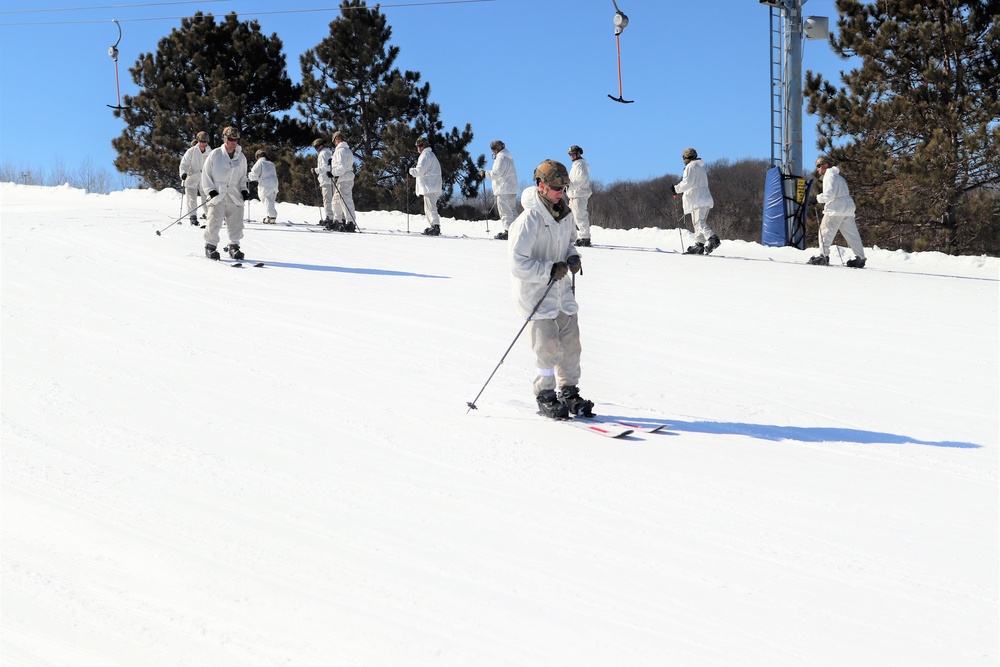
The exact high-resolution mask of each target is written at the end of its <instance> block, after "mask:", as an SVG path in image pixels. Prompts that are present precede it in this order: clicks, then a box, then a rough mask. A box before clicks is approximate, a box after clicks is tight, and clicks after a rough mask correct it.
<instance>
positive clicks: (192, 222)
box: [190, 215, 198, 226]
mask: <svg viewBox="0 0 1000 667" xmlns="http://www.w3.org/2000/svg"><path fill="white" fill-rule="evenodd" d="M190 222H191V224H192V225H195V226H197V225H198V216H196V215H192V216H191V217H190Z"/></svg>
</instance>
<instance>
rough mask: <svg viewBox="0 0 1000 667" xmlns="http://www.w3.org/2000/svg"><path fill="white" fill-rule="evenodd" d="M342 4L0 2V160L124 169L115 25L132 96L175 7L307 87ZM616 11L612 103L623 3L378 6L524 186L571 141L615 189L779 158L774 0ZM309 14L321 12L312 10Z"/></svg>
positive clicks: (815, 44)
mask: <svg viewBox="0 0 1000 667" xmlns="http://www.w3.org/2000/svg"><path fill="white" fill-rule="evenodd" d="M374 4H375V3H374V2H370V3H369V5H374ZM338 5H339V0H326V1H325V2H323V1H321V2H315V1H309V0H288V1H287V2H286V3H282V4H278V3H275V2H273V1H272V0H224V1H216V2H206V1H201V2H166V1H165V2H152V1H147V0H142V1H141V2H140V1H139V0H136V1H134V2H130V3H128V4H125V3H119V4H113V5H111V4H103V3H98V2H94V1H93V0H47V1H46V0H7V1H6V2H4V3H3V5H2V9H0V162H2V163H4V164H13V165H16V166H18V167H24V166H29V167H35V168H42V169H50V168H51V167H52V165H54V164H56V163H57V162H58V163H61V164H62V165H63V166H64V167H65V168H66V169H68V170H69V171H71V172H72V171H74V170H76V169H77V168H78V167H80V166H81V165H82V164H83V163H84V162H85V161H87V160H90V161H92V162H93V164H94V165H96V166H98V167H103V168H107V169H108V170H109V171H112V172H113V171H114V168H113V166H112V161H113V160H114V157H115V153H114V150H113V149H112V148H111V140H112V139H113V138H114V137H117V136H118V135H119V134H120V133H121V131H122V129H123V127H124V125H123V123H122V121H121V120H119V119H116V118H114V116H113V115H112V111H111V110H110V109H109V108H108V107H107V105H109V104H111V105H113V104H116V103H117V97H116V89H115V72H114V62H113V61H112V59H111V58H110V57H109V56H108V47H109V46H110V45H112V44H114V43H115V41H116V40H117V39H118V29H117V28H116V26H115V24H114V22H113V19H118V20H119V21H120V22H121V26H122V30H123V37H122V40H121V43H120V44H119V46H118V48H119V51H120V55H119V63H118V67H119V70H120V77H121V87H122V93H123V94H135V93H137V92H138V90H137V88H136V86H135V85H134V84H133V82H132V79H131V75H130V74H129V72H128V70H129V68H130V67H131V66H132V65H134V63H135V61H136V59H137V58H138V56H139V54H140V53H143V52H155V51H156V48H157V43H158V41H159V40H160V39H161V38H163V37H165V36H167V35H168V34H169V33H170V31H171V30H172V29H174V28H177V27H179V26H180V17H182V16H190V15H192V14H194V13H195V12H196V11H203V12H205V13H212V14H215V15H219V16H221V15H224V14H226V13H228V12H231V11H235V12H237V14H238V15H239V17H240V18H241V19H251V18H252V19H256V20H257V21H258V22H259V23H260V25H261V30H262V32H264V33H265V34H267V35H270V34H271V33H277V35H278V37H280V38H281V39H282V41H283V43H284V49H285V55H286V59H287V65H288V73H289V76H290V77H291V78H292V79H293V80H295V81H298V80H299V79H300V68H299V56H300V55H301V54H302V53H303V52H304V51H305V50H306V49H307V48H310V47H312V46H315V45H316V44H317V43H318V42H319V41H320V40H321V39H323V38H324V37H325V36H326V35H328V34H329V22H330V21H331V20H333V19H334V18H336V17H337V16H338V15H339V12H338V11H337V9H336V8H337V6H338ZM618 6H619V7H620V8H621V10H622V11H623V12H624V13H625V14H627V15H628V17H629V25H628V27H627V28H626V29H625V31H624V32H623V34H622V35H621V50H622V53H621V59H622V61H621V69H622V80H623V93H624V97H625V98H626V99H632V100H635V103H634V104H618V103H616V102H613V101H612V100H610V99H608V95H609V94H612V95H615V96H617V94H618V75H617V55H616V51H615V37H614V26H613V23H612V21H613V18H614V14H615V11H614V6H613V4H612V0H544V1H540V0H493V1H484V2H467V3H464V4H431V3H430V2H421V0H388V1H387V2H383V3H382V11H383V12H384V13H385V14H386V15H387V16H388V19H389V24H390V25H391V26H392V29H393V35H392V39H391V43H392V44H393V45H395V46H398V47H399V48H400V55H399V58H398V60H397V62H396V64H397V66H398V67H399V68H401V69H409V70H415V71H419V72H420V73H421V75H422V78H423V80H424V81H427V82H429V83H430V84H431V100H432V101H434V102H436V103H438V104H439V105H440V106H441V109H442V117H443V120H444V122H445V124H446V126H447V127H448V128H450V127H452V126H459V127H464V125H465V124H466V123H470V124H471V125H472V129H473V131H474V133H475V137H476V138H475V141H474V143H473V146H472V147H471V148H472V150H471V152H472V154H473V155H474V156H475V155H478V154H480V153H485V154H486V155H487V157H489V142H490V141H491V140H493V139H503V140H504V141H505V142H506V144H507V147H508V149H510V151H511V153H512V154H513V155H514V159H515V162H516V165H517V168H518V173H519V176H520V177H521V180H522V181H524V180H526V179H527V178H529V177H530V173H531V171H532V169H533V168H534V167H535V166H536V165H537V164H538V163H539V162H541V161H542V160H544V159H547V158H553V159H558V160H564V159H567V157H566V149H567V147H568V146H569V145H571V144H579V145H580V146H582V147H583V149H584V154H585V157H586V158H588V161H589V162H590V164H591V174H592V178H594V179H595V180H598V181H603V182H605V183H611V182H613V181H617V180H625V179H634V180H643V179H647V178H653V177H657V176H661V175H663V174H667V173H674V174H676V173H679V172H680V171H681V170H682V169H683V163H682V162H681V160H680V153H681V150H683V149H684V148H685V147H687V146H693V147H694V148H696V149H697V150H698V152H699V153H700V154H701V156H702V157H703V158H704V159H705V160H706V161H709V162H711V161H714V160H718V159H723V158H725V159H729V160H738V159H741V158H746V157H754V158H764V159H767V158H769V157H770V65H769V10H768V8H766V7H764V6H762V5H760V4H759V3H758V2H757V0H695V1H690V2H683V1H681V0H620V1H619V3H618ZM88 7H93V8H92V9H80V8H88ZM49 9H51V10H55V11H37V10H49ZM316 9H325V10H326V11H301V10H316ZM27 10H34V11H31V12H28V11H27ZM274 12H285V13H274ZM804 14H805V15H806V16H809V15H817V16H828V17H829V18H830V27H831V30H835V29H836V12H835V9H834V2H833V0H809V1H808V2H807V3H806V5H805V7H804ZM850 66H852V64H851V63H849V62H845V61H843V60H841V59H840V58H838V57H837V56H836V55H835V54H834V53H833V52H832V51H831V50H830V47H829V45H828V44H827V43H826V42H821V41H806V42H805V46H804V59H803V71H805V70H813V71H818V72H822V73H823V74H824V75H825V76H826V77H827V78H828V79H832V80H833V81H834V82H839V72H840V71H841V70H844V69H848V68H849V67H850ZM803 128H804V132H803V136H804V141H803V158H804V163H805V165H807V166H808V165H811V164H812V163H813V161H814V159H815V156H816V154H817V151H816V147H815V144H816V137H815V128H816V120H815V118H814V117H812V116H809V115H808V114H805V115H804V119H803ZM218 129H219V128H214V130H215V132H216V134H217V133H218ZM178 159H179V156H178Z"/></svg>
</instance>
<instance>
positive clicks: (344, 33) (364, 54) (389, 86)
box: [299, 0, 485, 209]
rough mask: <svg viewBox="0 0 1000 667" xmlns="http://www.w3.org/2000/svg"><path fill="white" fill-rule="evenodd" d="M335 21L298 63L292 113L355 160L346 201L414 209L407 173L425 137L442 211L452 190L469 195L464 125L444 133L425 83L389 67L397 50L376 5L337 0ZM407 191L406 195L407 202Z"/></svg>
mask: <svg viewBox="0 0 1000 667" xmlns="http://www.w3.org/2000/svg"><path fill="white" fill-rule="evenodd" d="M340 13H341V15H340V16H339V17H337V18H336V19H334V20H333V21H332V22H331V23H330V35H329V36H328V37H326V38H324V39H323V40H322V41H321V42H320V43H319V44H318V45H317V46H316V47H314V48H312V49H309V50H307V51H306V52H305V53H304V54H303V55H302V56H301V58H300V62H301V66H302V98H301V102H300V104H299V111H300V113H301V115H302V117H303V118H304V119H305V122H306V123H307V124H308V125H309V126H310V127H311V128H313V129H314V131H315V132H316V133H317V136H322V137H325V138H327V140H328V141H329V137H330V135H331V134H332V133H333V132H334V131H335V130H340V131H342V132H344V133H345V134H346V135H347V142H348V145H350V147H351V150H352V151H353V152H354V155H355V157H356V158H357V159H358V160H359V162H360V169H359V171H358V174H357V176H356V177H355V183H354V201H355V204H356V205H357V206H358V208H359V209H403V208H405V207H406V202H407V199H409V200H410V202H411V206H413V207H414V209H415V208H416V200H415V197H413V195H412V183H408V182H407V179H408V178H409V176H408V168H409V167H412V166H413V165H414V164H415V163H416V157H417V152H416V149H415V148H414V142H415V141H416V139H417V137H419V136H426V137H427V138H428V140H429V141H430V143H431V147H432V148H433V149H434V154H435V155H436V156H437V158H438V160H439V161H440V162H441V172H442V178H443V181H444V189H443V191H442V193H441V199H440V201H441V204H442V205H444V206H447V204H448V202H449V201H450V199H451V197H452V196H453V190H454V189H455V188H456V187H457V189H458V190H459V193H458V194H459V195H460V196H474V195H475V194H476V192H477V189H478V187H479V183H480V182H481V181H480V179H479V173H478V169H479V167H481V166H482V165H483V164H485V156H482V155H481V156H479V159H478V162H476V163H474V162H473V161H472V158H471V157H470V156H469V153H468V146H469V144H470V143H471V142H472V138H473V133H472V127H471V126H470V125H468V124H467V125H466V126H465V129H464V130H461V131H460V130H458V128H452V129H451V130H450V131H445V130H444V125H443V123H442V122H441V120H440V108H439V107H438V105H436V104H433V103H431V102H430V101H429V98H430V85H429V84H427V83H424V84H423V85H421V83H420V74H419V73H418V72H410V71H406V72H400V71H399V69H398V68H395V67H393V63H394V62H395V60H396V58H397V56H398V55H399V47H396V46H390V45H389V39H390V38H391V36H392V28H391V27H390V26H389V25H388V22H387V21H386V16H385V14H383V13H381V12H380V11H379V10H378V6H377V5H376V6H375V7H374V8H372V9H369V8H368V6H367V4H366V3H365V0H343V1H342V2H341V4H340ZM407 193H410V196H409V197H407Z"/></svg>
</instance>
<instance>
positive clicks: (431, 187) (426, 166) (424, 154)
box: [410, 137, 441, 236]
mask: <svg viewBox="0 0 1000 667" xmlns="http://www.w3.org/2000/svg"><path fill="white" fill-rule="evenodd" d="M416 147H417V152H418V153H420V157H418V158H417V166H415V167H411V168H410V176H413V177H414V178H415V179H417V186H416V190H415V191H416V193H417V196H418V197H421V196H422V197H423V198H424V215H425V216H427V222H428V223H430V226H429V227H428V228H427V229H425V230H424V234H426V235H428V236H439V235H440V234H441V216H440V215H438V210H437V201H438V197H440V196H441V163H440V162H438V159H437V156H436V155H434V151H432V150H431V145H430V142H429V141H427V139H426V137H420V138H419V139H417V142H416Z"/></svg>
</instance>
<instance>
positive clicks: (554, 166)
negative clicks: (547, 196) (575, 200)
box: [535, 160, 569, 186]
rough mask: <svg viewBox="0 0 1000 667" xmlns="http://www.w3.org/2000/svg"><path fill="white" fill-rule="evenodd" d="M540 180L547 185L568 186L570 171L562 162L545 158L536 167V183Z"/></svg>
mask: <svg viewBox="0 0 1000 667" xmlns="http://www.w3.org/2000/svg"><path fill="white" fill-rule="evenodd" d="M539 182H541V183H545V185H555V186H559V185H562V186H566V185H569V172H568V171H566V167H565V166H564V165H563V163H562V162H556V161H555V160H545V161H544V162H542V163H541V164H540V165H538V166H537V167H536V168H535V183H539Z"/></svg>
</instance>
